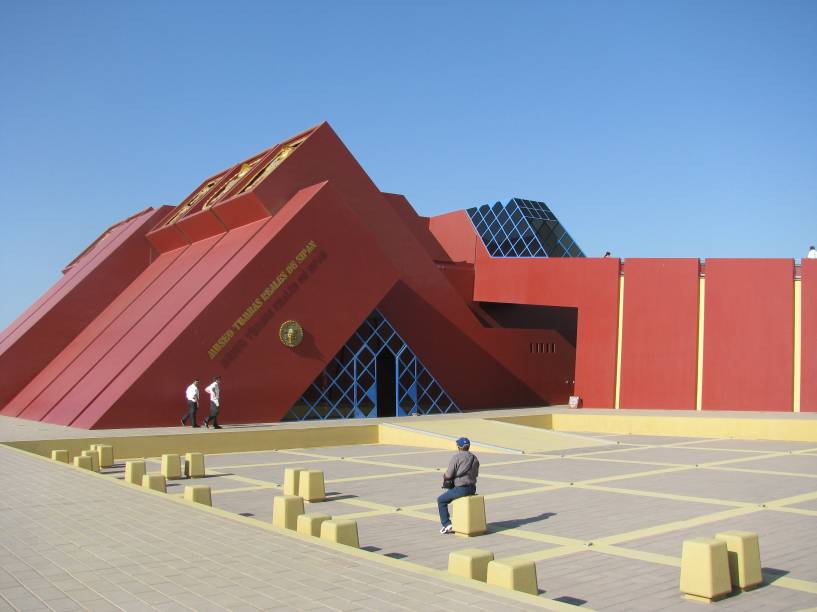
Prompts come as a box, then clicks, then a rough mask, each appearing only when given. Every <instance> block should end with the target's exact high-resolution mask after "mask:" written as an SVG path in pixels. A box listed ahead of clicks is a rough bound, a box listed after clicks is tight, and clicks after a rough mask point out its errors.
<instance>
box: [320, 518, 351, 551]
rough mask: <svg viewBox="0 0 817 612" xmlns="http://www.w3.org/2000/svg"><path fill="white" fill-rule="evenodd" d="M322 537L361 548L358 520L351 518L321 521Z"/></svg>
mask: <svg viewBox="0 0 817 612" xmlns="http://www.w3.org/2000/svg"><path fill="white" fill-rule="evenodd" d="M321 539H322V540H328V541H330V542H336V543H337V544H346V545H347V546H354V547H355V548H360V541H359V540H358V537H357V521H353V520H351V519H329V520H328V521H323V522H322V523H321Z"/></svg>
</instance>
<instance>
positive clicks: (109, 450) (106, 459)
mask: <svg viewBox="0 0 817 612" xmlns="http://www.w3.org/2000/svg"><path fill="white" fill-rule="evenodd" d="M94 446H96V448H95V449H93V450H95V451H96V453H97V456H98V457H99V467H104V468H109V467H113V446H111V445H110V444H95V445H94Z"/></svg>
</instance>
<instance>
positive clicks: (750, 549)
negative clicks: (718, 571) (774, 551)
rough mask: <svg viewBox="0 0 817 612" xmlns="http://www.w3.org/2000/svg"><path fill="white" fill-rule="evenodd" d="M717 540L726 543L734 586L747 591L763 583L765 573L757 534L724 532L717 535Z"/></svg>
mask: <svg viewBox="0 0 817 612" xmlns="http://www.w3.org/2000/svg"><path fill="white" fill-rule="evenodd" d="M715 539H716V540H722V541H724V542H726V551H727V556H728V557H729V576H730V578H731V581H732V586H735V587H738V588H739V589H742V590H744V591H746V590H749V589H753V588H755V587H756V586H758V585H759V584H761V583H762V582H763V573H762V572H761V570H760V542H759V541H758V537H757V534H756V533H752V532H751V531H723V532H721V533H718V534H715Z"/></svg>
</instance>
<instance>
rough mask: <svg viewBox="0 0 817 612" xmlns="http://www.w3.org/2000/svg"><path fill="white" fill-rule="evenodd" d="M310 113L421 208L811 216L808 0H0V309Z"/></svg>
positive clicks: (816, 120) (640, 245)
mask: <svg viewBox="0 0 817 612" xmlns="http://www.w3.org/2000/svg"><path fill="white" fill-rule="evenodd" d="M324 119H325V120H328V121H329V122H330V123H331V124H332V126H333V127H334V128H335V130H336V131H337V132H338V133H339V134H340V136H341V138H342V139H343V140H344V141H345V142H346V144H347V146H348V147H349V148H350V149H351V151H352V153H353V154H354V155H355V156H356V157H357V158H358V160H359V161H360V162H361V164H362V165H363V167H364V168H365V169H366V171H367V172H368V173H369V175H370V176H371V177H372V179H373V180H374V181H375V183H376V184H377V185H378V186H379V187H380V188H381V189H382V190H384V191H392V192H397V193H403V194H405V195H406V196H407V197H408V199H409V200H410V201H411V202H412V204H413V205H414V207H415V208H416V209H417V211H418V212H419V213H420V214H423V215H434V214H438V213H441V212H446V211H450V210H455V209H460V208H466V207H469V206H473V205H476V204H480V203H485V202H494V201H496V200H502V201H503V202H504V201H506V200H507V199H508V198H510V197H512V196H515V195H518V196H522V197H527V198H531V199H539V200H544V201H546V202H547V203H548V204H549V205H550V206H551V208H553V210H554V211H555V213H556V214H557V215H558V216H559V218H560V219H561V220H562V221H563V223H564V225H565V226H566V227H567V229H568V231H569V232H570V233H571V234H572V235H573V237H574V238H575V239H576V240H577V242H578V243H579V245H580V246H581V247H582V248H583V249H584V251H585V252H586V253H587V254H588V255H600V254H602V253H603V252H604V251H605V250H610V251H612V252H613V254H614V255H616V256H620V257H690V256H691V257H702V258H706V257H794V258H800V257H802V256H803V255H805V252H806V250H807V247H808V245H809V244H813V243H816V242H817V1H814V0H804V1H795V0H786V1H782V2H781V1H779V0H769V1H767V2H754V1H745V0H739V1H734V2H722V1H713V0H697V1H693V0H684V1H680V0H679V1H672V2H668V1H654V0H645V1H643V2H621V1H616V2H609V1H607V0H604V1H582V2H574V1H564V2H546V1H540V2H522V1H519V2H501V3H500V2H491V3H488V2H475V1H468V2H420V1H417V0H415V1H412V2H403V3H400V4H399V6H398V4H397V3H388V2H382V1H381V2H328V1H327V2H308V1H303V2H250V1H248V2H241V3H215V2H212V3H210V2H181V1H179V2H158V1H149V0H148V1H138V2H137V1H131V2H110V1H106V2H96V1H86V0H83V1H82V2H63V1H53V2H42V1H31V2H23V1H20V2H11V1H8V2H6V3H4V6H3V8H2V16H0V185H2V187H1V188H0V213H2V215H3V217H4V230H5V231H4V232H3V241H2V247H0V248H2V260H1V261H0V263H1V264H2V267H1V268H0V279H1V280H2V287H3V290H2V298H0V328H1V327H4V326H5V325H6V324H8V323H9V322H10V321H11V320H13V318H14V317H15V316H17V315H18V314H19V313H20V312H22V311H23V310H24V309H25V308H26V307H27V306H28V305H29V304H30V303H31V302H33V301H34V300H35V299H36V298H37V297H38V296H39V295H40V294H41V293H42V292H43V291H45V290H46V289H47V288H48V287H49V286H50V285H51V284H52V283H53V282H55V281H56V280H57V278H58V277H59V274H60V272H59V271H60V269H61V268H62V266H64V265H65V264H66V263H68V262H69V261H70V260H71V259H73V257H74V256H75V255H76V254H78V253H79V252H80V251H81V250H82V249H83V248H84V247H85V246H86V245H87V244H88V243H89V242H90V241H91V240H93V239H94V238H95V237H96V236H97V235H98V234H99V233H100V232H101V231H102V230H104V229H105V228H106V227H107V226H109V225H111V224H112V223H114V222H116V221H118V220H120V219H122V218H124V217H126V216H129V215H131V214H132V213H134V212H135V211H138V210H140V209H142V208H145V207H147V206H152V205H157V204H164V203H177V202H178V201H179V200H180V199H181V198H183V197H184V196H185V195H187V194H188V193H189V192H190V191H192V190H193V188H194V187H195V186H196V185H197V183H198V182H199V181H200V180H201V179H202V178H204V177H205V176H207V175H209V174H211V173H213V172H214V171H216V170H220V169H222V168H224V167H227V166H229V165H231V164H233V163H235V162H236V161H238V160H240V159H242V158H244V157H246V156H248V155H250V154H252V153H254V152H256V151H258V150H261V149H264V148H266V147H268V146H270V145H271V144H273V143H275V142H277V141H279V140H281V139H283V138H285V137H286V136H288V135H291V134H294V133H296V132H298V131H300V130H302V129H304V128H306V127H309V126H311V125H314V124H316V123H318V122H320V121H322V120H324Z"/></svg>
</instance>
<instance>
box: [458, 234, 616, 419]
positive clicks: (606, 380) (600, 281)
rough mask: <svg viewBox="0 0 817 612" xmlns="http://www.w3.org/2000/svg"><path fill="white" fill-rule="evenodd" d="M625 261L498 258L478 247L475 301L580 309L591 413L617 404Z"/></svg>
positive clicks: (578, 389)
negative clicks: (621, 278)
mask: <svg viewBox="0 0 817 612" xmlns="http://www.w3.org/2000/svg"><path fill="white" fill-rule="evenodd" d="M619 265H620V263H619V260H618V259H612V258H606V259H590V258H575V259H569V258H565V259H545V258H542V259H540V258H529V259H520V258H499V257H497V258H493V257H491V256H490V255H488V253H487V251H485V248H484V247H483V246H482V244H481V243H479V244H478V245H477V257H476V266H475V270H476V279H475V283H474V299H475V300H476V301H485V302H505V303H514V304H537V305H542V306H570V307H577V308H578V309H579V313H578V334H577V339H576V378H575V393H576V394H577V395H579V396H581V397H582V399H583V402H584V406H585V407H588V408H611V407H613V405H614V403H615V387H616V342H617V331H618V283H619Z"/></svg>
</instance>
